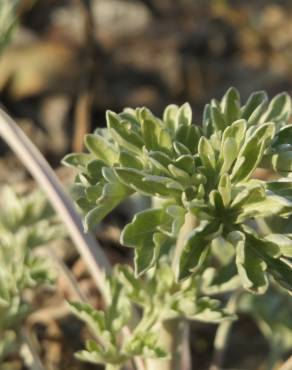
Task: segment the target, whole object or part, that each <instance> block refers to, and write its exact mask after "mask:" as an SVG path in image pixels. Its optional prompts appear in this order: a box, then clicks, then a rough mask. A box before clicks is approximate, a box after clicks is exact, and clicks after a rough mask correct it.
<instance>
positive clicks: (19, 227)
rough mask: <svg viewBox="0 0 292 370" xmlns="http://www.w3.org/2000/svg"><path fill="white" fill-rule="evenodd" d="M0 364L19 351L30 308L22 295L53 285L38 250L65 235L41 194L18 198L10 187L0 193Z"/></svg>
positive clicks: (34, 193) (50, 273)
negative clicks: (21, 333)
mask: <svg viewBox="0 0 292 370" xmlns="http://www.w3.org/2000/svg"><path fill="white" fill-rule="evenodd" d="M0 195H1V196H0V205H1V210H0V337H1V341H0V362H1V361H2V360H3V359H4V358H5V357H6V356H7V355H8V354H10V353H11V352H15V351H19V348H18V346H19V345H20V344H21V335H20V328H21V324H22V323H23V321H24V319H25V318H26V316H27V315H28V314H29V312H30V310H31V308H30V307H29V303H28V302H27V301H26V300H25V299H24V297H23V293H24V292H25V290H27V289H33V288H35V287H37V286H40V285H43V284H51V283H52V281H53V278H54V273H53V269H52V267H51V266H50V264H49V262H48V260H47V259H45V258H44V257H42V256H40V255H38V254H37V253H36V248H37V247H39V246H41V245H44V244H47V243H48V242H50V241H52V240H55V239H56V238H61V237H62V236H63V235H64V232H63V227H61V226H60V224H59V223H58V222H57V221H56V220H55V217H54V215H53V212H52V209H51V208H50V207H49V205H48V203H47V201H46V199H45V198H44V196H42V195H41V194H40V193H39V192H33V193H30V194H28V195H23V196H19V195H17V194H16V193H15V192H14V191H13V190H12V189H11V188H8V187H5V188H3V189H1V194H0Z"/></svg>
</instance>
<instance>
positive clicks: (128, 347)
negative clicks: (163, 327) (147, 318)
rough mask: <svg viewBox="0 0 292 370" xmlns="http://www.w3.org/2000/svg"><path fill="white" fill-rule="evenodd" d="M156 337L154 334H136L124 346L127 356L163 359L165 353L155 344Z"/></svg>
mask: <svg viewBox="0 0 292 370" xmlns="http://www.w3.org/2000/svg"><path fill="white" fill-rule="evenodd" d="M157 342H158V336H157V333H154V332H149V331H148V332H137V333H135V335H134V336H133V338H131V340H130V341H128V342H127V343H126V344H125V346H124V352H125V353H126V354H127V355H128V356H141V357H144V358H163V357H166V356H167V354H166V352H165V351H164V350H163V349H162V348H161V347H160V346H159V345H158V344H157Z"/></svg>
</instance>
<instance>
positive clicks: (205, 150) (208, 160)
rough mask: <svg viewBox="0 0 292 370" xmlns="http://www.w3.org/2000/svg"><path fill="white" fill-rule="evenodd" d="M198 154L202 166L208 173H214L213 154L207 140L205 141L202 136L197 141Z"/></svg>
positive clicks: (214, 158)
mask: <svg viewBox="0 0 292 370" xmlns="http://www.w3.org/2000/svg"><path fill="white" fill-rule="evenodd" d="M198 153H199V155H200V159H201V161H202V164H203V166H205V167H206V169H207V170H208V171H209V172H214V170H215V167H216V157H215V152H214V149H213V147H212V145H211V144H210V142H209V140H207V139H206V138H205V137H204V136H202V137H201V139H200V141H199V144H198Z"/></svg>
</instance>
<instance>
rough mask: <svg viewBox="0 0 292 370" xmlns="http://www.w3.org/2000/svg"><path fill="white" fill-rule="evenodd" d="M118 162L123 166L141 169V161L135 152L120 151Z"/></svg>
mask: <svg viewBox="0 0 292 370" xmlns="http://www.w3.org/2000/svg"><path fill="white" fill-rule="evenodd" d="M119 163H120V164H121V165H122V166H123V167H128V168H134V169H136V170H142V169H143V163H142V161H141V160H140V158H139V157H137V156H136V155H135V154H133V153H131V152H128V151H125V150H121V151H120V155H119Z"/></svg>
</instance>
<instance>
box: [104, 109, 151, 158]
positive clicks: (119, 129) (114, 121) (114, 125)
mask: <svg viewBox="0 0 292 370" xmlns="http://www.w3.org/2000/svg"><path fill="white" fill-rule="evenodd" d="M106 120H107V125H108V128H109V130H110V132H111V134H112V137H113V139H114V140H115V141H116V142H117V143H118V144H119V145H120V146H121V147H122V148H125V149H127V150H129V151H132V152H134V153H137V154H140V153H141V150H142V147H143V145H144V142H143V139H142V137H141V136H140V135H139V134H137V132H135V131H134V130H133V129H132V127H131V126H130V124H129V123H128V122H127V121H122V120H121V119H120V118H119V116H118V115H117V114H115V113H114V112H111V111H107V113H106Z"/></svg>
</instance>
